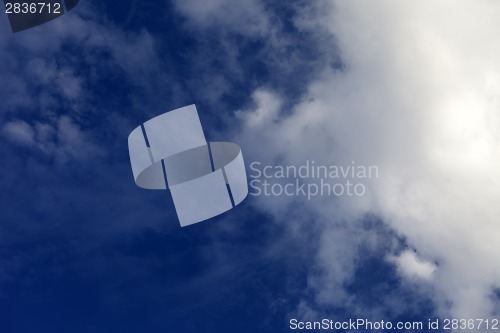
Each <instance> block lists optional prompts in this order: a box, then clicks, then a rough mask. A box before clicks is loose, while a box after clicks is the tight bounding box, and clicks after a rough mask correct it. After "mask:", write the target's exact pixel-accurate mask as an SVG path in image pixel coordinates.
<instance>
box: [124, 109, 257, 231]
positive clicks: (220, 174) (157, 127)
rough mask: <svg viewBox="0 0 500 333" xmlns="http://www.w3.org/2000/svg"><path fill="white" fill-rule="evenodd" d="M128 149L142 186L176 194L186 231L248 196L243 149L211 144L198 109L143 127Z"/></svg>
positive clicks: (132, 136) (130, 139)
mask: <svg viewBox="0 0 500 333" xmlns="http://www.w3.org/2000/svg"><path fill="white" fill-rule="evenodd" d="M128 148H129V155H130V163H131V165H132V172H133V174H134V179H135V183H136V184H137V186H139V187H142V188H145V189H151V190H164V189H167V188H168V189H170V192H171V194H172V198H173V201H174V205H175V210H176V212H177V216H178V217H179V222H180V224H181V226H182V227H184V226H187V225H190V224H193V223H197V222H201V221H203V220H206V219H209V218H212V217H214V216H217V215H219V214H222V213H224V212H226V211H228V210H230V209H231V208H233V207H234V206H236V205H238V204H239V203H240V202H242V201H243V200H244V199H245V198H246V196H247V195H248V184H247V177H246V171H245V164H244V162H243V155H242V153H241V149H240V147H238V145H236V144H234V143H231V142H210V143H207V141H206V140H205V135H204V134H203V128H202V127H201V122H200V118H199V117H198V112H197V110H196V106H195V105H190V106H186V107H183V108H180V109H177V110H173V111H170V112H167V113H164V114H162V115H160V116H157V117H155V118H153V119H151V120H148V121H147V122H145V123H144V124H143V125H141V126H138V127H137V128H136V129H134V130H133V131H132V133H130V135H129V137H128Z"/></svg>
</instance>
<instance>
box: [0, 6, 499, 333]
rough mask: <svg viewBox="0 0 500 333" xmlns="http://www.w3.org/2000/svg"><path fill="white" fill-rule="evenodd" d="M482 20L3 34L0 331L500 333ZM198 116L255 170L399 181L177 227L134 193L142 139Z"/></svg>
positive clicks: (490, 93)
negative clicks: (415, 331) (440, 326)
mask: <svg viewBox="0 0 500 333" xmlns="http://www.w3.org/2000/svg"><path fill="white" fill-rule="evenodd" d="M467 6H468V5H463V6H462V7H459V8H457V9H456V11H455V12H453V13H452V14H453V15H449V17H447V18H446V19H444V18H443V16H442V15H439V14H440V13H441V14H442V13H444V12H446V8H447V7H446V1H441V2H440V3H439V5H437V6H436V8H435V10H436V13H430V12H429V11H428V8H427V7H426V6H424V5H418V4H414V5H411V6H410V7H409V8H406V7H405V6H404V5H399V4H394V3H391V2H390V1H389V2H381V3H380V4H379V5H378V6H377V5H372V4H370V5H363V4H361V3H360V2H358V1H353V2H351V4H345V3H344V4H342V3H338V2H322V1H317V2H309V1H291V2H286V3H284V2H279V1H271V2H263V1H258V0H249V1H246V2H239V3H233V2H231V1H227V0H210V1H203V2H197V1H195V0H186V1H150V2H145V1H135V0H131V1H129V0H124V1H120V2H116V1H108V2H98V1H93V0H92V1H84V0H82V1H81V2H80V4H79V5H78V6H77V7H76V8H75V9H74V10H73V11H71V12H70V13H68V14H67V15H64V16H63V17H61V18H59V19H57V20H54V21H52V22H50V23H47V24H44V25H42V26H39V27H37V28H34V29H30V30H27V31H24V32H21V33H17V34H12V33H11V32H10V28H9V27H8V21H7V18H6V16H2V19H1V20H0V54H1V55H0V57H1V59H3V62H2V64H1V65H0V77H1V78H2V83H3V89H2V90H1V91H0V99H1V100H2V106H1V107H0V117H1V118H0V135H1V137H2V140H1V141H0V142H1V143H0V159H1V161H2V162H1V164H0V170H1V172H0V181H1V183H2V191H1V192H0V207H1V209H2V218H1V219H0V332H2V333H11V332H12V333H14V332H15V333H23V332H30V333H31V332H75V333H79V332H124V333H127V332H289V331H290V329H289V327H288V321H289V320H290V319H291V318H298V319H300V320H317V319H318V318H324V317H326V318H332V319H336V320H345V319H349V318H358V317H360V318H368V319H371V320H382V319H384V320H392V321H406V320H411V321H427V319H428V318H437V317H440V318H446V317H450V316H453V317H460V318H463V317H466V316H474V317H484V318H497V317H498V314H499V311H500V305H499V297H498V294H499V293H498V290H499V288H500V284H499V281H500V270H499V267H500V262H499V261H498V256H497V253H498V251H497V250H498V246H497V245H495V244H496V243H497V242H496V240H497V239H498V235H499V232H500V230H499V228H498V218H497V216H498V214H497V213H498V208H497V206H498V205H496V202H497V199H498V194H499V193H500V186H499V179H500V177H498V176H499V174H498V170H500V168H498V166H500V163H499V158H498V156H500V155H499V154H498V153H499V152H500V150H499V148H498V147H500V145H499V141H498V140H499V139H498V138H499V137H500V136H499V135H498V131H499V128H500V126H497V125H500V121H499V118H498V115H497V112H496V111H498V106H499V102H498V101H500V98H499V97H498V96H500V79H499V77H498V75H497V74H496V73H498V71H497V69H499V67H500V64H499V62H498V59H500V57H497V55H500V45H498V43H497V42H492V41H493V40H495V39H494V38H493V37H492V35H491V33H490V32H489V31H492V30H493V31H494V30H495V27H497V25H498V23H497V22H496V20H495V19H494V18H493V17H492V16H491V15H490V14H489V10H487V8H488V6H492V7H496V9H498V6H497V5H493V4H488V5H484V8H483V7H481V8H476V7H474V5H470V7H471V8H469V7H467ZM475 9H477V10H478V11H479V12H478V13H479V14H478V16H480V17H481V19H479V18H478V19H477V20H474V24H472V28H471V29H472V31H473V33H472V34H471V36H469V35H467V34H465V33H464V31H468V30H460V29H458V28H457V22H461V20H462V19H463V17H464V15H465V13H467V12H468V11H470V10H475ZM368 13H372V15H368ZM457 29H458V30H457ZM477 36H481V38H477ZM478 63H481V64H482V65H481V66H479V67H478V68H475V69H471V68H474V66H473V65H474V64H478ZM464 92H467V93H464ZM190 104H196V105H197V108H198V111H199V114H200V119H201V122H202V124H203V127H204V131H205V135H206V136H207V139H208V140H213V141H217V140H221V141H232V142H235V143H237V144H239V145H240V146H241V147H242V151H243V155H244V158H245V161H246V162H247V166H248V163H250V162H251V161H260V162H262V163H269V164H274V165H276V164H279V163H286V164H292V165H293V164H295V165H300V163H303V161H305V160H316V161H318V163H319V162H322V163H325V164H333V165H349V164H350V163H351V161H353V160H356V162H359V163H360V164H363V163H364V164H367V165H368V164H374V165H377V166H378V167H379V169H380V173H381V176H380V178H379V179H377V180H374V181H373V182H372V181H370V182H369V183H368V184H367V188H368V194H367V195H366V196H364V197H363V198H354V199H353V198H343V197H341V198H325V197H322V198H316V199H315V200H312V201H307V200H302V199H300V198H286V197H263V196H260V197H252V196H249V197H248V198H247V199H246V200H245V201H244V202H243V203H242V204H241V205H239V206H237V207H236V208H235V209H233V210H231V211H230V212H228V213H226V214H223V215H221V216H218V217H216V218H213V219H211V220H209V221H206V222H202V223H199V224H196V225H193V226H190V227H186V228H180V226H179V224H178V221H177V217H176V215H175V210H174V207H173V202H172V199H171V196H170V194H169V193H168V192H160V191H148V190H143V189H140V188H138V187H137V186H136V185H135V184H134V180H133V177H132V172H131V170H130V162H129V157H128V151H127V137H128V134H129V133H130V132H131V131H132V130H133V129H134V128H135V127H136V126H138V125H139V124H141V123H143V122H144V121H146V120H148V119H150V118H152V117H154V116H156V115H159V114H161V113H164V112H166V111H169V110H173V109H175V108H179V107H182V106H185V105H190ZM495 110H496V111H495ZM485 119H486V120H485ZM474 177H475V178H474ZM473 178H474V179H475V180H474V182H472V180H471V179H473ZM457 186H458V187H459V189H458V190H457ZM457 203H458V204H457ZM484 244H488V245H484ZM479 272H480V273H479Z"/></svg>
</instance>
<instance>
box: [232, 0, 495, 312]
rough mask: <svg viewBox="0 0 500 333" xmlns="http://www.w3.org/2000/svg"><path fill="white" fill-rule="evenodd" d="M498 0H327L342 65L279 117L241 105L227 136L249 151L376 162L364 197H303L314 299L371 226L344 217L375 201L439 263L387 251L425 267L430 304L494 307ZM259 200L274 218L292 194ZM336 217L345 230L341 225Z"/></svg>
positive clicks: (414, 267)
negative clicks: (234, 133) (239, 126)
mask: <svg viewBox="0 0 500 333" xmlns="http://www.w3.org/2000/svg"><path fill="white" fill-rule="evenodd" d="M499 12H500V4H498V3H495V2H491V1H486V0H485V1H477V2H460V3H456V2H451V1H438V2H433V3H432V4H430V3H429V2H411V1H380V2H377V3H367V2H362V1H349V2H342V1H338V2H335V3H334V5H333V6H331V8H330V9H329V11H328V13H329V14H328V15H327V17H326V18H319V19H318V20H319V22H320V23H321V24H323V25H324V26H325V27H327V28H328V29H329V30H330V31H331V33H332V34H334V35H335V37H336V40H337V42H338V45H339V49H340V52H341V54H342V59H343V61H344V65H345V67H344V69H343V70H342V71H336V70H333V69H325V71H324V72H323V74H322V75H321V77H319V78H317V80H315V82H313V83H311V84H310V85H309V88H308V91H307V93H306V94H305V96H304V98H303V100H302V102H300V103H298V104H297V105H295V106H294V107H293V109H292V113H291V115H290V116H288V117H286V118H284V119H281V120H279V121H278V122H275V121H271V119H269V118H265V117H262V116H261V113H262V110H261V107H260V105H259V103H257V105H258V106H257V107H256V108H255V111H254V112H253V113H252V111H248V112H249V113H248V114H247V115H246V116H245V117H243V118H242V119H244V120H246V123H244V124H243V126H244V128H243V131H242V132H241V133H239V134H238V136H239V140H236V141H238V142H242V146H243V149H244V150H245V152H246V156H248V155H249V156H250V158H253V159H264V160H271V161H272V160H277V159H285V160H286V161H287V162H288V163H300V162H303V161H304V160H305V159H315V160H316V161H319V160H321V162H322V163H325V164H326V163H331V164H349V163H350V162H351V161H352V160H355V161H356V162H358V163H360V164H370V165H377V166H378V167H379V170H380V177H379V179H376V180H373V181H372V182H370V184H369V185H368V193H367V195H366V196H365V197H363V198H356V199H355V200H353V199H352V198H339V199H337V200H332V199H331V198H327V199H319V200H316V201H311V202H308V203H306V204H305V206H306V208H307V209H308V211H309V212H310V213H311V216H314V219H315V220H318V221H319V225H320V226H321V228H322V230H323V232H322V236H321V239H320V240H319V251H318V256H317V268H318V269H319V270H320V271H321V272H322V273H321V274H317V273H316V274H314V276H311V281H312V282H311V283H310V287H311V290H312V291H314V292H315V293H316V295H317V301H320V302H322V303H327V304H328V303H330V304H338V303H339V299H340V301H341V300H342V297H343V296H342V288H343V284H344V283H345V282H346V281H348V280H349V279H350V278H351V277H352V271H353V265H354V264H355V262H356V258H357V254H356V251H357V246H356V244H358V243H363V242H365V241H366V240H367V239H369V237H370V235H369V234H366V233H363V232H362V231H361V228H358V227H357V222H356V221H357V220H358V219H359V218H360V217H361V216H362V215H363V214H365V213H375V214H377V215H378V216H380V217H381V218H382V219H383V220H384V221H385V222H386V223H387V224H388V225H389V226H390V227H391V228H393V230H394V231H396V232H397V233H398V234H401V235H403V236H404V237H405V238H406V240H407V241H408V242H409V244H410V246H411V247H414V248H415V249H416V250H417V251H418V253H419V254H420V255H422V256H423V257H425V258H428V259H429V260H431V261H436V262H438V263H439V268H438V269H436V270H435V271H432V273H431V270H432V269H431V268H432V267H433V266H432V265H431V264H429V265H431V266H427V264H425V263H419V262H418V260H417V259H416V258H415V257H411V256H409V255H408V254H406V255H404V256H403V257H400V258H399V259H398V261H397V263H398V267H399V268H400V270H401V271H402V272H406V275H410V276H420V277H421V278H426V277H429V278H430V276H432V277H433V278H432V279H431V280H432V281H431V282H432V284H433V286H434V288H435V290H436V293H435V294H434V297H435V301H436V304H437V305H438V306H439V314H441V315H449V314H451V315H453V316H455V317H458V318H467V317H471V316H472V317H474V316H479V317H481V316H482V317H487V316H489V315H491V314H492V313H493V309H494V306H495V305H494V303H493V298H492V297H491V295H492V293H493V290H494V288H498V287H499V281H500V262H499V261H498V253H500V242H498V237H499V235H500V225H499V224H498V216H500V205H498V198H500V115H499V113H498V109H499V107H500V75H499V74H498V73H500V61H499V59H500V40H499V39H498V38H497V36H496V32H497V31H500V21H498V16H497V15H498V13H499ZM471 13H474V15H471ZM306 19H307V18H306ZM309 19H311V18H309ZM304 20H305V19H304ZM304 20H302V21H301V24H303V25H304V24H305V23H304ZM315 24H316V22H315ZM269 98H270V97H268V99H269ZM279 100H280V98H278V97H277V96H275V102H276V103H277V102H278V101H279ZM256 101H257V102H258V101H259V98H258V97H256ZM261 104H262V103H261ZM240 118H241V116H240ZM256 119H257V120H259V127H258V128H256V126H254V125H253V124H254V123H255V120H256ZM265 122H266V124H264V123H265ZM252 147H259V148H258V149H256V148H252ZM262 147H266V149H262ZM276 201H279V204H276ZM258 203H259V206H260V207H262V208H263V209H266V210H268V211H271V212H274V213H275V216H277V217H279V216H283V214H284V213H286V212H287V211H290V210H291V207H294V205H296V202H295V201H293V200H290V198H287V197H282V198H279V199H278V198H272V199H269V198H263V199H262V200H260V199H259V201H258ZM346 221H350V223H351V226H350V227H349V228H352V230H354V231H353V232H352V233H348V232H347V234H346V232H345V231H343V230H345V226H344V225H343V223H345V222H346ZM342 234H344V235H345V237H341V236H339V235H342ZM352 235H357V236H355V238H354V239H353V238H352V237H353V236H352ZM356 237H358V238H359V240H358V239H357V238H356ZM352 243H354V245H353V244H352ZM332 244H333V245H332ZM332 247H334V249H332ZM340 250H341V251H340ZM325 286H328V288H334V290H335V292H331V293H325ZM339 295H340V296H339ZM336 297H337V299H336ZM339 297H340V298H339ZM345 297H347V296H345ZM449 304H451V308H448V306H449Z"/></svg>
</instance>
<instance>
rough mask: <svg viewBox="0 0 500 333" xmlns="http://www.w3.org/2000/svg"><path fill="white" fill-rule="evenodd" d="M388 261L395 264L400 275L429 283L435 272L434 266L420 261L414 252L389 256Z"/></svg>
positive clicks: (409, 251)
mask: <svg viewBox="0 0 500 333" xmlns="http://www.w3.org/2000/svg"><path fill="white" fill-rule="evenodd" d="M388 259H389V261H392V262H394V263H395V264H396V266H397V268H398V271H399V273H400V274H401V275H403V276H404V277H408V278H417V279H422V280H426V281H430V280H431V279H432V277H433V273H434V271H435V270H436V268H437V267H436V265H435V264H433V263H431V262H427V261H424V260H422V259H420V258H419V257H418V256H417V254H416V253H415V252H414V251H411V250H406V251H403V252H402V253H401V254H399V255H397V256H390V257H389V258H388Z"/></svg>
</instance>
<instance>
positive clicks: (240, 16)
mask: <svg viewBox="0 0 500 333" xmlns="http://www.w3.org/2000/svg"><path fill="white" fill-rule="evenodd" d="M174 4H175V6H176V8H177V10H178V11H179V13H181V14H182V15H184V16H186V17H187V18H188V19H189V22H190V23H191V24H195V25H196V26H198V27H201V28H206V27H214V26H217V27H222V28H224V29H227V30H229V31H231V32H238V33H243V34H245V35H248V34H255V35H260V34H266V33H267V30H268V29H270V25H269V22H268V20H267V17H268V15H266V13H265V9H264V6H263V4H262V2H261V1H260V0H248V1H239V2H235V1H231V0H207V1H202V2H200V1H196V0H176V1H175V2H174Z"/></svg>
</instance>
